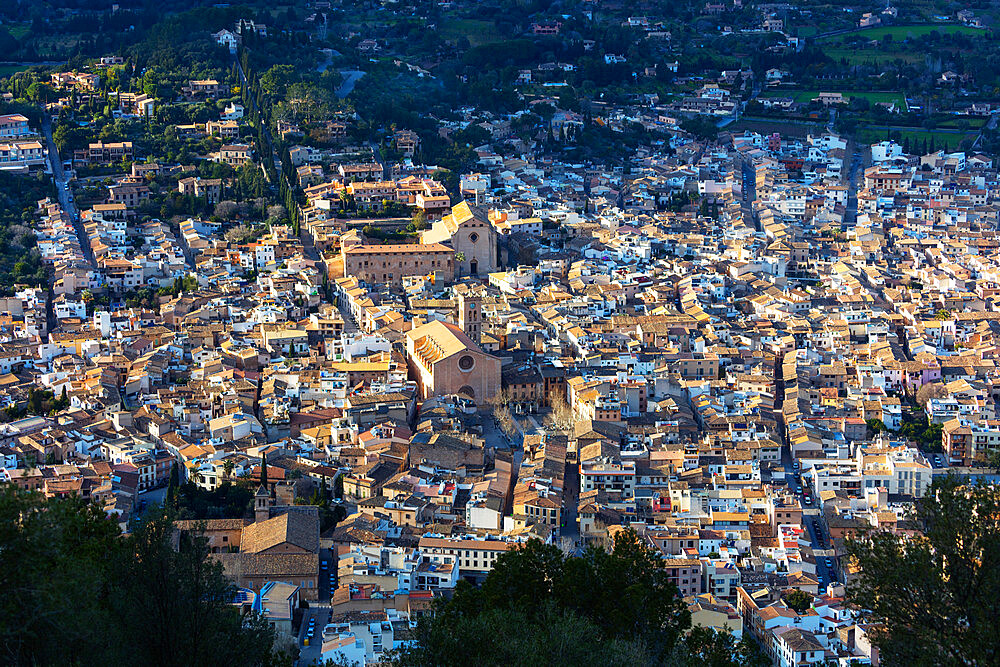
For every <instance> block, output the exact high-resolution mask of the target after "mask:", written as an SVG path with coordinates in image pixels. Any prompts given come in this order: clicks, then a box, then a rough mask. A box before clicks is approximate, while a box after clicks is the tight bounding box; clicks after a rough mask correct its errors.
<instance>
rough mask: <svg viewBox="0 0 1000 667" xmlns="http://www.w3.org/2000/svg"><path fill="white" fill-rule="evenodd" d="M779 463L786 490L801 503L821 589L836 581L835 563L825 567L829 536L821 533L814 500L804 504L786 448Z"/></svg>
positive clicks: (821, 526) (820, 522)
mask: <svg viewBox="0 0 1000 667" xmlns="http://www.w3.org/2000/svg"><path fill="white" fill-rule="evenodd" d="M781 463H782V466H783V467H784V469H785V479H787V480H788V489H789V490H790V491H791V492H792V493H794V494H795V495H796V496H798V497H799V499H800V501H801V502H802V525H803V527H804V528H805V529H806V533H807V534H808V535H809V542H810V544H811V545H812V548H813V554H814V555H815V557H816V575H817V576H818V577H819V582H820V587H821V588H822V587H823V586H826V584H828V583H830V582H831V581H834V580H835V579H836V561H835V560H833V559H832V560H831V562H832V563H833V565H834V567H833V568H831V567H829V566H828V565H827V559H828V558H832V554H833V552H832V551H828V549H830V547H831V545H830V541H829V539H828V537H829V536H827V535H825V534H824V532H823V520H822V512H821V511H820V510H819V508H818V507H817V506H816V505H815V503H816V501H815V500H813V502H812V503H809V504H806V502H805V496H804V495H803V489H802V486H801V485H800V484H799V483H798V480H797V479H796V477H797V474H798V473H797V471H796V470H795V465H794V463H793V461H792V456H791V453H790V451H789V449H788V448H787V447H784V448H782V453H781Z"/></svg>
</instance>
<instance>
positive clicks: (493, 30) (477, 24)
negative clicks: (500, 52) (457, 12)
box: [438, 19, 502, 46]
mask: <svg viewBox="0 0 1000 667" xmlns="http://www.w3.org/2000/svg"><path fill="white" fill-rule="evenodd" d="M438 34H440V35H441V36H442V37H443V38H444V39H446V40H447V41H449V42H455V41H458V39H459V38H461V37H465V38H466V39H468V40H469V44H470V45H471V46H479V45H480V44H489V43H490V42H495V41H498V40H500V39H502V35H501V34H500V33H499V31H497V27H496V25H495V24H494V23H493V22H492V21H479V20H476V19H445V20H442V21H441V26H440V29H439V30H438Z"/></svg>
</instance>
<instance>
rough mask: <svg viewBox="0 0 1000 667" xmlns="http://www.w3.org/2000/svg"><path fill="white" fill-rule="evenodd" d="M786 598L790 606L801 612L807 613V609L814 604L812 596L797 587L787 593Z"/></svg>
mask: <svg viewBox="0 0 1000 667" xmlns="http://www.w3.org/2000/svg"><path fill="white" fill-rule="evenodd" d="M784 599H785V603H786V604H787V605H788V606H789V607H791V608H792V609H794V610H795V611H797V612H799V613H800V614H802V613H805V611H806V610H807V609H809V607H811V606H812V596H811V595H809V594H808V593H806V592H805V591H800V590H798V589H797V588H796V589H792V590H791V591H789V592H788V593H786V594H785V596H784Z"/></svg>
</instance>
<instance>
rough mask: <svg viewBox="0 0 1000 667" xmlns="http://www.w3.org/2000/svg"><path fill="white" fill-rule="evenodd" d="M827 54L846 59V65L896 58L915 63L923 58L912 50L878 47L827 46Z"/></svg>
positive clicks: (890, 61) (891, 60)
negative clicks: (891, 49) (886, 49)
mask: <svg viewBox="0 0 1000 667" xmlns="http://www.w3.org/2000/svg"><path fill="white" fill-rule="evenodd" d="M823 53H825V54H826V55H827V56H829V57H830V58H832V59H833V60H835V61H837V62H840V61H842V60H846V61H847V64H848V65H864V64H865V63H876V64H879V65H881V64H883V63H893V62H896V61H897V60H899V61H901V62H903V63H907V64H910V63H916V62H920V61H922V60H923V59H924V57H923V56H922V55H920V54H918V53H913V52H912V51H896V50H894V51H882V50H878V49H849V48H827V49H824V50H823Z"/></svg>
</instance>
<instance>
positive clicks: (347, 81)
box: [337, 70, 365, 99]
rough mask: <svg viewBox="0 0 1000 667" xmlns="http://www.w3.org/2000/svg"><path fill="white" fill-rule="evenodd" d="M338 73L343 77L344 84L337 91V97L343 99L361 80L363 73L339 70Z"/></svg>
mask: <svg viewBox="0 0 1000 667" xmlns="http://www.w3.org/2000/svg"><path fill="white" fill-rule="evenodd" d="M340 73H341V74H342V75H343V77H344V83H342V84H340V88H338V89H337V97H339V98H340V99H344V98H345V97H347V96H348V95H350V94H351V91H353V90H354V85H355V84H356V83H357V82H358V81H360V80H361V77H363V76H364V75H365V73H364V72H362V71H359V70H341V72H340Z"/></svg>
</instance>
